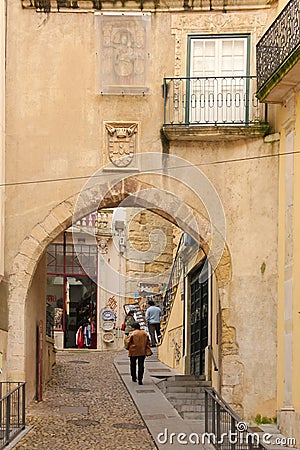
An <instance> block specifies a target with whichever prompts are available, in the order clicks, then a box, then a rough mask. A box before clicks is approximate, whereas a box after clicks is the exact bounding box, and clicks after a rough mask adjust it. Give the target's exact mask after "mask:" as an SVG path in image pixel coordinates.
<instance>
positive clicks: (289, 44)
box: [256, 0, 300, 103]
mask: <svg viewBox="0 0 300 450" xmlns="http://www.w3.org/2000/svg"><path fill="white" fill-rule="evenodd" d="M256 54H257V79H258V91H257V97H258V98H259V100H260V101H263V102H268V103H282V102H283V100H284V99H285V98H286V95H287V93H288V91H290V90H291V89H293V88H295V87H296V86H297V85H298V84H299V79H300V24H299V0H290V1H289V3H288V4H287V5H286V7H285V8H284V9H283V10H282V12H281V14H279V16H278V17H277V18H276V19H275V21H274V22H273V23H272V25H271V26H270V28H269V29H268V30H267V32H266V33H265V34H264V35H263V37H262V38H261V39H260V41H259V42H258V43H257V46H256Z"/></svg>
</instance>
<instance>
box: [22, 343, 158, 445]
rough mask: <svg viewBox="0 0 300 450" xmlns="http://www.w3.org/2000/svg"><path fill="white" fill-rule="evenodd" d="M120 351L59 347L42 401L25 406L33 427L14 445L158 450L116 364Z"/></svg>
mask: <svg viewBox="0 0 300 450" xmlns="http://www.w3.org/2000/svg"><path fill="white" fill-rule="evenodd" d="M120 353H121V352H114V351H110V352H108V351H107V352H97V351H88V350H84V351H78V350H69V351H64V352H59V353H58V354H57V364H56V367H55V369H54V377H53V380H52V381H51V382H50V383H49V385H48V386H47V388H46V391H45V392H44V395H43V401H42V402H41V403H33V404H31V405H30V406H29V408H28V409H27V416H26V422H27V425H29V426H31V427H32V428H31V430H30V431H29V432H28V433H27V434H26V435H25V437H23V439H22V440H21V441H20V442H19V443H18V445H17V446H16V447H15V448H16V449H18V450H20V449H30V450H31V449H35V448H36V449H39V450H42V449H44V450H50V449H53V450H66V449H72V450H83V449H93V450H117V449H122V450H126V449H128V450H134V449H139V450H150V449H156V446H155V444H154V442H153V439H152V437H151V435H150V434H149V432H148V430H147V428H146V426H145V424H144V422H143V420H142V419H141V417H140V415H139V412H138V411H137V409H136V407H135V405H134V403H133V401H132V399H131V397H130V395H129V394H128V392H127V390H126V387H125V386H124V384H123V382H122V380H121V378H120V377H119V374H118V373H117V371H116V369H115V367H114V358H115V357H116V356H117V355H118V354H120Z"/></svg>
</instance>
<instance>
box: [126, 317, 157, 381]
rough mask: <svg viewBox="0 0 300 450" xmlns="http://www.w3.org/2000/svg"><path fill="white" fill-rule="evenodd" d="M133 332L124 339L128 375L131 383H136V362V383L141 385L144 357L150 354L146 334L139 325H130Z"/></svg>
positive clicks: (136, 323)
mask: <svg viewBox="0 0 300 450" xmlns="http://www.w3.org/2000/svg"><path fill="white" fill-rule="evenodd" d="M132 329H133V331H132V332H131V333H129V336H128V337H127V338H126V339H125V343H126V346H127V348H128V356H129V358H130V374H131V378H132V381H136V380H137V378H136V362H138V382H139V384H143V376H144V363H145V357H146V356H150V355H151V354H152V351H151V348H150V339H149V337H148V334H147V333H146V332H145V331H144V330H141V329H140V324H139V323H138V322H135V323H134V324H133V325H132Z"/></svg>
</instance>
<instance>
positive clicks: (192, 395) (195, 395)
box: [165, 392, 204, 403]
mask: <svg viewBox="0 0 300 450" xmlns="http://www.w3.org/2000/svg"><path fill="white" fill-rule="evenodd" d="M165 396H166V397H167V399H169V400H171V399H175V400H180V399H183V400H198V401H199V400H200V401H201V402H202V403H204V393H202V392H167V393H166V394H165Z"/></svg>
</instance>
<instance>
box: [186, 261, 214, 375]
mask: <svg viewBox="0 0 300 450" xmlns="http://www.w3.org/2000/svg"><path fill="white" fill-rule="evenodd" d="M203 266H204V264H202V265H201V267H200V268H198V269H196V270H195V271H194V272H193V273H192V274H191V278H190V288H191V291H190V292H191V325H190V327H191V328H190V333H191V359H190V373H191V375H196V376H205V349H206V347H207V344H208V316H209V313H208V305H209V302H208V296H209V283H210V278H209V277H208V276H207V272H206V276H205V275H204V274H203V273H202V269H203Z"/></svg>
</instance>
